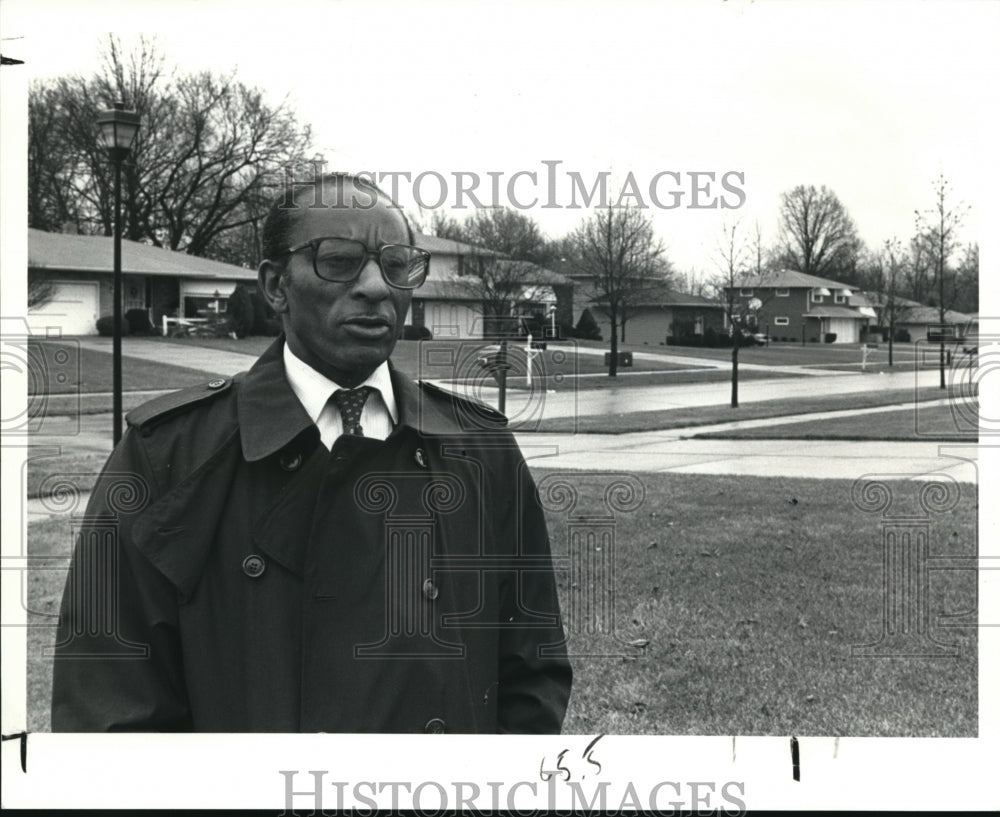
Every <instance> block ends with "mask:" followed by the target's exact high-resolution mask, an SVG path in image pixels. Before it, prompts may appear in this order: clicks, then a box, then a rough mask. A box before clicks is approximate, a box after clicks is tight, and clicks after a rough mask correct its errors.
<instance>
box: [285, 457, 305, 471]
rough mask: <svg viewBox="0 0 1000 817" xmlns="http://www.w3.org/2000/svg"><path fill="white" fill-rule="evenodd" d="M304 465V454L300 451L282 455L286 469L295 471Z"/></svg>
mask: <svg viewBox="0 0 1000 817" xmlns="http://www.w3.org/2000/svg"><path fill="white" fill-rule="evenodd" d="M300 465H302V455H301V454H299V453H295V454H292V453H288V452H286V453H284V454H282V455H281V467H282V468H284V469H285V470H286V471H295V470H297V469H298V467H299V466H300Z"/></svg>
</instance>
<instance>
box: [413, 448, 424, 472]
mask: <svg viewBox="0 0 1000 817" xmlns="http://www.w3.org/2000/svg"><path fill="white" fill-rule="evenodd" d="M413 459H415V460H416V461H417V465H419V466H420V467H421V468H426V467H427V455H426V454H425V453H424V449H422V448H418V449H417V450H416V453H414V455H413Z"/></svg>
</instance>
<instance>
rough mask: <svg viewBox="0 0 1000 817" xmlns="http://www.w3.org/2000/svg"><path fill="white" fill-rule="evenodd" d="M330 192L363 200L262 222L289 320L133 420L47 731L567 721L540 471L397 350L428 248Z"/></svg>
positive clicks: (62, 625)
mask: <svg viewBox="0 0 1000 817" xmlns="http://www.w3.org/2000/svg"><path fill="white" fill-rule="evenodd" d="M324 181H325V183H326V184H327V185H334V186H336V192H337V194H338V197H339V198H338V199H337V201H343V200H346V198H347V197H350V200H351V204H352V206H349V207H343V206H327V207H319V208H318V207H315V206H311V207H308V208H306V207H302V206H295V203H294V202H293V203H292V206H291V207H289V206H285V204H287V203H284V204H283V203H276V205H275V207H273V208H272V210H271V212H270V214H269V216H268V219H267V222H266V224H265V229H264V245H265V246H264V251H265V254H266V255H267V256H268V260H266V261H264V262H263V263H262V264H261V268H260V271H259V283H260V286H261V289H262V291H263V293H264V295H265V297H266V298H267V299H268V301H269V303H270V304H271V306H272V308H273V309H274V310H275V312H276V313H277V314H278V315H280V316H281V318H282V321H283V327H284V333H283V335H282V336H281V337H279V338H278V339H277V340H276V341H275V343H274V344H273V345H272V346H271V347H270V348H269V349H268V350H267V351H266V352H265V353H264V354H263V355H262V356H261V357H260V359H259V360H258V361H257V362H256V363H255V364H254V365H253V367H252V368H251V369H250V370H249V372H246V373H243V374H241V375H237V376H235V377H233V378H225V379H223V378H220V379H216V380H212V381H210V382H207V383H206V384H204V385H202V386H198V387H194V388H192V389H186V390H184V391H181V392H177V393H174V394H170V395H167V396H165V397H162V398H159V399H157V400H154V401H152V402H151V403H147V404H145V405H144V406H142V407H140V408H138V409H136V410H135V411H133V412H131V413H130V414H129V415H128V430H127V432H126V434H125V436H124V437H123V439H122V441H121V443H120V444H119V445H118V446H117V447H116V449H115V451H114V452H113V453H112V455H111V458H110V459H109V461H108V463H107V465H106V466H105V469H104V471H103V473H102V475H101V477H100V479H99V480H98V482H97V485H96V486H95V489H94V492H93V494H92V498H91V502H90V504H89V506H88V508H87V514H86V517H85V519H84V520H83V522H82V523H81V524H80V529H79V537H78V541H77V546H76V551H75V554H74V558H73V563H72V566H71V569H70V573H69V577H68V579H67V585H66V591H65V594H64V597H63V604H62V608H61V612H60V620H59V629H58V634H57V645H56V656H55V663H54V677H53V698H52V726H53V730H55V731H121V730H138V731H217V732H242V731H250V732H269V731H276V732H300V731H301V732H432V733H438V732H462V733H472V732H477V733H491V732H517V733H556V732H558V731H559V730H560V728H561V724H562V720H563V716H564V714H565V709H566V704H567V701H568V698H569V691H570V684H571V678H572V673H571V669H570V666H569V664H568V662H567V660H566V650H565V643H564V631H563V627H562V622H561V619H560V615H559V605H558V600H557V597H556V590H555V583H554V579H553V572H552V563H551V556H550V552H549V544H548V538H547V534H546V528H545V520H544V517H543V514H542V511H541V508H540V506H539V503H538V497H537V492H536V490H535V486H534V483H533V482H532V479H531V476H530V474H529V472H528V470H527V468H526V466H525V463H524V460H523V458H522V456H521V453H520V451H519V450H518V448H517V445H516V443H515V442H514V439H513V436H512V435H511V434H510V433H509V432H508V431H507V430H506V429H505V427H504V426H505V423H506V421H505V419H504V418H503V417H502V416H501V415H499V414H497V413H495V412H493V411H492V410H490V409H488V408H486V407H485V406H481V405H479V404H475V403H472V402H470V401H467V400H464V399H462V398H460V397H456V396H454V395H451V394H449V393H447V392H444V391H442V390H440V389H436V388H434V387H433V386H429V385H426V384H417V383H414V382H412V381H411V380H409V378H407V377H406V376H404V375H403V374H402V373H400V372H399V371H398V370H396V369H394V368H392V366H391V365H390V364H388V363H387V360H388V357H389V354H390V353H391V351H392V349H393V347H394V346H395V342H396V338H397V337H398V335H399V332H400V330H401V327H402V324H403V321H404V320H405V316H406V314H407V309H408V307H409V303H410V298H411V294H412V290H413V288H415V287H416V286H419V285H420V283H422V282H423V280H424V277H425V276H426V273H427V261H428V258H427V256H426V254H423V253H421V252H420V251H419V250H415V249H413V248H412V244H413V238H412V232H411V230H410V227H409V224H408V223H407V221H406V219H405V216H403V214H402V211H401V210H399V209H398V208H397V207H395V205H393V204H392V203H391V201H389V200H388V199H387V197H385V196H384V194H382V193H381V192H380V191H378V190H377V189H375V188H373V187H371V186H368V185H366V184H364V183H363V182H361V181H358V180H356V179H353V178H351V177H346V176H331V177H324ZM314 192H315V191H307V193H308V200H309V201H310V202H311V203H312V202H313V194H314ZM345 194H346V195H345ZM297 198H298V199H301V198H302V192H301V191H300V192H299V194H298V196H297ZM364 205H370V206H364ZM352 276H353V277H352ZM358 386H362V387H367V390H366V391H365V394H366V395H367V396H366V397H362V398H361V399H360V400H358V399H355V398H357V396H358V395H359V394H361V392H358V391H350V392H348V393H347V394H346V395H345V396H346V398H347V402H346V403H341V402H340V399H341V397H342V396H338V397H337V398H336V399H334V398H332V397H331V394H332V393H333V392H335V391H338V390H353V389H355V387H358ZM352 402H353V407H352ZM359 403H360V404H363V407H362V408H361V409H360V412H361V413H360V417H358V416H357V412H356V411H355V409H356V408H357V406H358V404H359ZM359 426H360V427H359Z"/></svg>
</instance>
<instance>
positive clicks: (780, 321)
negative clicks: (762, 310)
mask: <svg viewBox="0 0 1000 817" xmlns="http://www.w3.org/2000/svg"><path fill="white" fill-rule="evenodd" d="M774 325H775V326H788V318H786V317H783V316H782V317H777V318H775V319H774Z"/></svg>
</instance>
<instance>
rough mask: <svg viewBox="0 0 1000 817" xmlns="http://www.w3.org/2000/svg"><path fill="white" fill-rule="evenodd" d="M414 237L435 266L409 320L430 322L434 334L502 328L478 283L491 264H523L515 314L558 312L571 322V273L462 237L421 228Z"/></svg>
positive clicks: (559, 318)
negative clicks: (434, 233) (443, 235)
mask: <svg viewBox="0 0 1000 817" xmlns="http://www.w3.org/2000/svg"><path fill="white" fill-rule="evenodd" d="M414 242H415V243H416V245H417V246H418V247H420V248H421V249H424V250H427V252H429V253H430V254H431V268H430V275H429V276H428V277H427V281H426V282H424V285H423V286H422V287H421V288H420V289H418V290H416V291H415V292H414V293H413V302H412V305H411V307H410V315H409V318H408V319H407V323H410V324H412V325H414V326H423V327H426V328H427V329H429V330H430V331H431V334H432V335H433V337H435V338H482V337H484V336H485V335H488V334H491V333H492V332H494V331H497V330H498V329H499V328H500V327H499V326H498V325H497V323H496V322H495V321H493V320H491V319H490V318H489V317H487V315H486V313H487V312H488V309H487V308H485V307H484V304H483V300H482V292H481V290H480V289H479V288H478V287H477V285H476V283H475V282H476V280H477V278H478V276H479V275H480V274H481V273H482V272H483V270H484V268H485V267H486V266H487V265H498V266H505V265H506V266H513V265H516V266H517V267H518V268H519V270H518V274H519V276H520V277H521V288H520V292H519V293H517V294H516V296H515V297H514V298H513V300H514V303H513V305H512V306H513V313H514V314H513V316H511V317H515V318H516V317H543V318H544V317H547V316H552V315H553V314H554V316H555V321H556V323H558V322H566V323H568V322H569V316H570V315H571V314H572V303H573V283H572V281H570V280H569V279H568V278H566V277H565V276H562V275H559V274H558V273H555V272H552V271H551V270H547V269H545V268H543V267H540V266H538V265H536V264H527V263H526V262H519V261H509V260H507V259H504V258H502V257H501V256H499V255H498V254H497V253H494V252H492V251H490V250H486V249H483V248H481V247H475V246H472V245H471V244H464V243H463V242H461V241H453V240H451V239H447V238H437V237H436V236H429V235H423V234H422V233H416V234H415V235H414ZM553 308H554V310H553Z"/></svg>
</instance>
